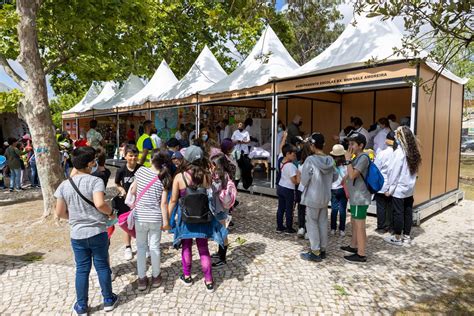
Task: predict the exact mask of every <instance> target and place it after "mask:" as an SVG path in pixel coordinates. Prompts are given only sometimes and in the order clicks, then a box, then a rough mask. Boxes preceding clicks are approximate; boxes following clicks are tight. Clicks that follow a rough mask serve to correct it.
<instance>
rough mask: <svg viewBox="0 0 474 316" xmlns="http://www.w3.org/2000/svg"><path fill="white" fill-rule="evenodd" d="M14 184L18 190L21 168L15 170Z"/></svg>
mask: <svg viewBox="0 0 474 316" xmlns="http://www.w3.org/2000/svg"><path fill="white" fill-rule="evenodd" d="M15 185H16V187H17V189H18V190H20V189H21V169H17V170H16V179H15Z"/></svg>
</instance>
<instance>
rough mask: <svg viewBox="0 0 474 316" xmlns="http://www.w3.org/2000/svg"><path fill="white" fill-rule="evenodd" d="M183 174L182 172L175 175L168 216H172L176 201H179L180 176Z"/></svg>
mask: <svg viewBox="0 0 474 316" xmlns="http://www.w3.org/2000/svg"><path fill="white" fill-rule="evenodd" d="M182 175H183V174H182V173H180V174H178V175H177V176H176V177H174V180H173V188H172V190H171V199H170V202H169V204H168V218H170V217H171V214H172V213H173V210H174V208H175V207H176V203H178V199H179V178H178V177H179V176H182Z"/></svg>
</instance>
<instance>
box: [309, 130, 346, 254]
mask: <svg viewBox="0 0 474 316" xmlns="http://www.w3.org/2000/svg"><path fill="white" fill-rule="evenodd" d="M309 142H310V144H311V151H312V155H311V156H309V157H308V158H306V160H305V162H304V164H303V170H302V172H301V183H302V184H303V185H304V191H303V194H302V196H301V204H303V205H306V228H307V230H308V237H309V242H310V245H311V251H309V252H306V253H302V254H301V255H300V257H301V259H303V260H306V261H314V262H321V260H322V259H325V258H326V250H327V245H328V204H329V200H330V199H331V184H332V182H333V180H334V178H335V177H337V173H336V172H335V170H334V160H333V159H332V158H331V156H328V155H326V154H325V153H324V152H323V148H324V142H325V141H324V136H323V135H322V134H320V133H313V134H312V135H311V136H310V137H309Z"/></svg>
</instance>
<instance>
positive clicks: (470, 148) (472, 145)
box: [461, 139, 474, 153]
mask: <svg viewBox="0 0 474 316" xmlns="http://www.w3.org/2000/svg"><path fill="white" fill-rule="evenodd" d="M461 152H463V153H464V152H474V140H472V139H471V140H467V141H465V142H463V143H462V144H461Z"/></svg>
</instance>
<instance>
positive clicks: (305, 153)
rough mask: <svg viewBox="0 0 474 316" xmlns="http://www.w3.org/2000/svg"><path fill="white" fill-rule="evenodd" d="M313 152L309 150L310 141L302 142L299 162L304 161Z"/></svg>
mask: <svg viewBox="0 0 474 316" xmlns="http://www.w3.org/2000/svg"><path fill="white" fill-rule="evenodd" d="M312 154H313V152H312V151H311V143H310V142H304V143H303V149H301V163H304V162H305V160H306V158H308V157H309V156H311V155H312Z"/></svg>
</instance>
